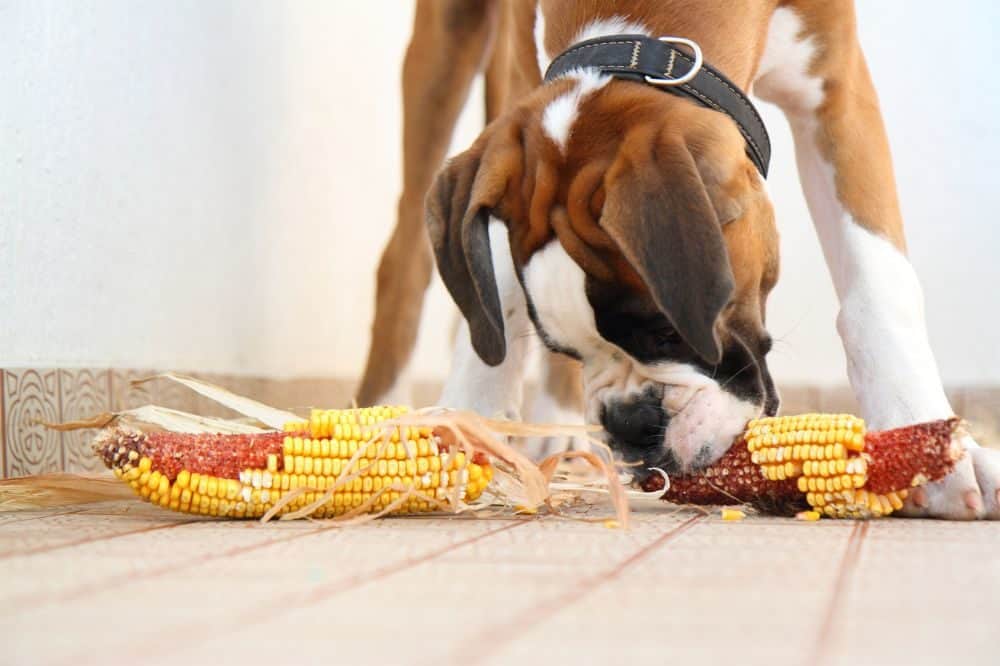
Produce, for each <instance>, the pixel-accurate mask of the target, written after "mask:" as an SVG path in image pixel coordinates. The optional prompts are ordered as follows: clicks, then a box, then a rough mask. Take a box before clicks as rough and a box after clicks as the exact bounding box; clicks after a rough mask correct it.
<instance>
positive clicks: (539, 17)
mask: <svg viewBox="0 0 1000 666" xmlns="http://www.w3.org/2000/svg"><path fill="white" fill-rule="evenodd" d="M634 34H642V35H648V34H649V31H648V30H647V28H646V27H645V26H644V25H642V24H641V23H639V22H636V21H632V20H629V19H627V18H625V17H623V16H612V17H609V18H603V19H597V20H595V21H591V22H589V23H587V24H586V25H585V26H583V28H581V29H580V31H579V32H578V33H577V35H576V37H574V38H573V41H572V43H573V44H576V43H577V42H582V41H585V40H588V39H594V38H596V37H607V36H610V35H634ZM535 51H536V54H537V56H538V67H539V70H540V71H541V73H542V74H544V73H545V70H547V69H548V67H549V64H550V63H551V62H552V58H551V56H550V54H549V53H548V52H547V51H546V50H545V17H544V15H543V14H542V11H541V9H536V10H535ZM559 78H560V79H562V78H573V79H576V80H577V85H576V86H575V87H574V88H573V89H572V90H571V91H570V92H568V93H566V94H564V95H560V96H559V97H558V98H556V99H555V100H553V101H552V102H550V103H549V105H548V106H547V107H546V108H545V111H544V112H543V115H542V129H543V130H544V131H545V134H546V135H547V136H548V137H549V138H550V139H552V141H553V142H555V144H556V145H557V146H559V149H560V150H561V151H563V152H564V153H565V152H566V146H567V144H568V143H569V137H570V133H571V131H572V128H573V122H574V121H575V120H576V118H577V115H578V114H579V110H580V104H581V102H582V101H583V98H584V97H586V96H587V95H589V94H590V93H592V92H595V91H597V90H600V89H601V88H602V87H604V86H605V85H606V84H607V83H608V82H609V81H610V80H611V77H609V76H604V75H602V74H600V73H599V72H598V71H597V70H596V69H592V68H580V69H574V70H571V71H569V72H567V73H566V74H563V75H562V76H560V77H559Z"/></svg>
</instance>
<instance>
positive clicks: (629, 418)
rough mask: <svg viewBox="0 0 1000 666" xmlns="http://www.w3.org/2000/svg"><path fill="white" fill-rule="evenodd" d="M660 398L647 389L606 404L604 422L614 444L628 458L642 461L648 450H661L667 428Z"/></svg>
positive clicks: (651, 451)
mask: <svg viewBox="0 0 1000 666" xmlns="http://www.w3.org/2000/svg"><path fill="white" fill-rule="evenodd" d="M660 399H661V398H660V396H659V395H657V394H656V392H654V391H646V392H645V393H643V394H641V395H638V396H633V397H630V398H628V399H625V400H620V401H619V400H615V401H612V402H609V403H607V404H606V405H605V406H604V410H603V412H602V414H601V425H603V426H604V429H605V430H606V431H607V432H608V434H609V435H611V446H612V447H613V448H616V449H619V450H620V451H621V452H622V453H623V454H624V455H625V459H626V460H629V461H635V460H641V459H643V458H645V456H646V453H654V454H658V453H659V450H660V448H661V446H662V444H663V432H664V430H665V429H666V427H667V413H666V411H665V410H664V409H663V405H662V404H661V402H660ZM647 462H648V461H647Z"/></svg>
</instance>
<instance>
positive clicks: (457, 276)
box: [426, 146, 507, 366]
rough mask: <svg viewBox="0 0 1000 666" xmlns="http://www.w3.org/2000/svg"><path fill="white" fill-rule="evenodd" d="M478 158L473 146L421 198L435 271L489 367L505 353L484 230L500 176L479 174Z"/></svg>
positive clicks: (502, 182)
mask: <svg viewBox="0 0 1000 666" xmlns="http://www.w3.org/2000/svg"><path fill="white" fill-rule="evenodd" d="M481 155H482V152H481V151H480V150H478V149H477V147H476V146H474V147H473V148H472V149H470V150H468V151H466V152H465V153H462V154H461V155H458V156H457V157H455V158H454V159H452V160H451V161H450V162H449V163H448V165H447V166H446V167H445V168H444V170H442V171H441V172H440V173H439V174H438V176H437V178H436V180H435V181H434V184H433V185H432V186H431V189H430V191H429V192H428V194H427V201H426V220H427V230H428V233H429V235H430V239H431V245H432V246H433V248H434V256H435V258H436V260H437V267H438V272H439V273H440V274H441V279H442V280H443V281H444V285H445V287H446V288H447V289H448V292H449V293H450V294H451V297H452V298H453V299H454V301H455V303H456V304H457V305H458V309H459V310H460V311H461V312H462V316H464V317H465V320H466V321H467V322H468V323H469V332H470V333H471V336H472V347H473V348H474V349H475V350H476V353H477V354H478V355H479V357H480V358H481V359H482V360H483V361H484V362H485V363H486V364H488V365H491V366H495V365H499V364H500V363H501V362H502V361H503V359H504V357H505V356H506V355H507V343H506V339H505V337H504V323H503V314H502V312H501V307H500V296H499V294H498V292H497V283H496V276H495V274H494V271H493V259H492V255H491V249H490V235H489V229H488V227H489V218H490V209H491V207H492V206H494V205H495V204H496V203H497V201H498V200H499V198H500V197H501V196H502V195H503V192H504V190H505V189H506V178H500V177H498V174H497V173H496V171H495V170H493V171H489V172H487V171H482V170H480V163H481V161H482V158H481Z"/></svg>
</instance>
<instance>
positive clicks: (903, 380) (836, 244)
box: [793, 121, 953, 428]
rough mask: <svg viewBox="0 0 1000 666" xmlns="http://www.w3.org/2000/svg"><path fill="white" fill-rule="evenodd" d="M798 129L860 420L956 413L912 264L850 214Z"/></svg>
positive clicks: (889, 423) (827, 168) (877, 422)
mask: <svg viewBox="0 0 1000 666" xmlns="http://www.w3.org/2000/svg"><path fill="white" fill-rule="evenodd" d="M793 130H794V131H795V134H796V155H797V157H798V163H799V172H800V176H801V178H802V186H803V189H804V191H805V193H806V201H807V202H808V204H809V211H810V213H811V214H812V218H813V222H814V224H815V225H816V231H817V233H818V235H819V238H820V242H821V244H822V246H823V254H824V256H825V257H826V263H827V266H828V268H829V269H830V274H831V276H832V277H833V284H834V287H835V288H836V291H837V296H838V297H839V299H840V314H839V316H838V317H837V330H838V332H839V333H840V337H841V340H842V341H843V343H844V351H845V352H846V354H847V374H848V377H849V378H850V380H851V386H852V387H853V388H854V393H855V395H856V396H857V398H858V402H859V403H860V404H861V411H862V415H863V416H864V417H865V419H867V420H868V422H869V425H870V426H871V427H872V428H888V427H893V426H899V425H904V424H906V423H913V422H918V421H928V420H932V419H937V418H945V417H948V416H951V415H952V414H953V412H952V409H951V407H950V405H949V403H948V399H947V397H946V396H945V393H944V389H943V388H942V384H941V377H940V374H939V373H938V369H937V363H936V362H935V360H934V354H933V352H932V351H931V347H930V341H929V339H928V337H927V329H926V326H925V323H924V302H923V292H922V290H921V288H920V282H919V280H918V279H917V276H916V273H915V272H914V270H913V267H912V266H911V265H910V262H909V261H908V260H907V259H906V257H905V256H903V254H902V253H901V252H900V251H899V250H898V249H896V247H895V246H894V245H893V244H892V243H890V242H889V241H888V240H886V239H885V238H882V237H881V236H877V235H875V234H873V233H872V232H870V231H868V230H867V229H865V228H864V227H862V226H860V225H859V224H858V223H857V222H855V221H854V219H853V218H852V217H851V215H850V214H849V213H848V212H847V211H846V210H845V208H844V206H843V204H841V202H840V200H839V199H838V197H837V191H836V185H835V181H834V170H833V166H832V165H831V164H830V163H829V162H827V161H826V160H825V159H823V157H822V155H820V153H819V148H818V146H816V144H815V139H814V138H813V137H815V135H816V127H815V125H814V123H812V122H805V121H803V122H800V123H795V124H793Z"/></svg>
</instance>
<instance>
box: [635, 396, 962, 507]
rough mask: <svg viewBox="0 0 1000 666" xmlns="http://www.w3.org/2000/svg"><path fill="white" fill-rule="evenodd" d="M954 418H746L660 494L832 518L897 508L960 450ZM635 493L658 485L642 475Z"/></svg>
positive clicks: (670, 498) (655, 479)
mask: <svg viewBox="0 0 1000 666" xmlns="http://www.w3.org/2000/svg"><path fill="white" fill-rule="evenodd" d="M958 422H959V421H958V419H957V418H952V419H947V420H942V421H932V422H930V423H923V424H918V425H913V426H907V427H904V428H896V429H894V430H885V431H881V432H866V431H865V424H864V421H863V420H861V419H859V418H857V417H854V416H850V415H848V414H804V415H801V416H782V417H769V418H763V419H758V420H755V421H751V422H750V423H749V425H748V426H747V429H746V431H745V432H744V434H743V435H742V436H741V437H740V438H739V439H738V440H737V442H736V443H735V444H734V445H733V446H732V447H731V448H730V450H729V452H728V453H727V454H726V455H724V456H723V457H722V458H721V459H720V460H719V461H718V462H717V463H715V464H714V465H712V466H711V467H709V468H707V469H706V470H704V471H703V472H701V473H700V474H697V475H688V476H681V477H675V478H671V479H670V487H669V488H668V489H667V491H666V493H665V494H664V495H663V497H662V498H663V499H665V500H667V501H670V502H677V503H683V504H743V503H750V504H755V505H757V506H760V507H761V508H763V509H765V510H768V511H772V512H781V513H794V512H795V511H799V510H801V509H806V508H811V509H812V510H814V511H816V512H821V513H822V514H824V515H826V516H830V517H837V518H870V517H879V516H885V515H889V514H890V513H892V512H893V511H896V510H898V509H901V508H902V506H903V500H905V499H906V496H907V492H908V490H909V489H910V488H912V487H915V486H919V485H922V484H924V483H928V482H930V481H936V480H938V479H941V478H943V477H944V476H945V475H947V474H948V472H949V471H951V469H952V468H953V467H954V464H955V462H956V461H957V460H958V458H959V457H960V456H961V450H960V449H959V447H957V445H955V444H953V442H952V435H953V433H954V431H955V429H956V428H957V427H958ZM640 485H641V486H642V488H643V490H646V491H659V490H662V489H663V487H664V485H665V482H664V479H663V477H661V476H659V475H655V474H650V475H649V476H646V477H645V478H643V479H642V480H641V481H640Z"/></svg>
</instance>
